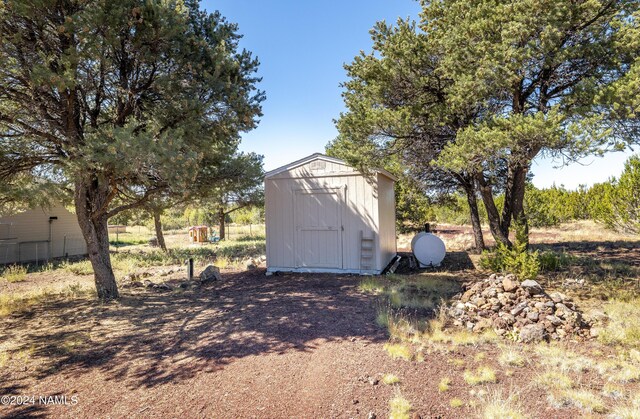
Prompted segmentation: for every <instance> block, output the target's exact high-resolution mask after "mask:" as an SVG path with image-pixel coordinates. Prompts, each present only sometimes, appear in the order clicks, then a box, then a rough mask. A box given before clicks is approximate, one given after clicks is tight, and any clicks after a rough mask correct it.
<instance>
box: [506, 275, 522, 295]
mask: <svg viewBox="0 0 640 419" xmlns="http://www.w3.org/2000/svg"><path fill="white" fill-rule="evenodd" d="M519 286H520V284H519V283H518V281H516V280H515V279H513V278H511V277H506V278H504V279H503V280H502V288H504V290H505V292H512V291H515V290H516V289H517V288H518V287H519Z"/></svg>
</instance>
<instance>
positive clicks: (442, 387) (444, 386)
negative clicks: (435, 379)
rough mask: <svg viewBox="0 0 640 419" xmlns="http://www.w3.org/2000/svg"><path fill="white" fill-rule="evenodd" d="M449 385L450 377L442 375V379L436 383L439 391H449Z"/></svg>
mask: <svg viewBox="0 0 640 419" xmlns="http://www.w3.org/2000/svg"><path fill="white" fill-rule="evenodd" d="M450 385H451V379H450V378H448V377H444V378H443V379H442V380H440V383H438V391H439V392H440V393H444V392H445V391H449V386H450Z"/></svg>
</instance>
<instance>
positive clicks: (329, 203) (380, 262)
mask: <svg viewBox="0 0 640 419" xmlns="http://www.w3.org/2000/svg"><path fill="white" fill-rule="evenodd" d="M395 180H396V179H395V178H394V176H393V175H391V174H390V173H388V172H386V171H384V170H378V171H376V172H374V174H373V175H371V176H365V175H363V174H362V173H360V172H358V171H357V170H356V169H354V168H353V167H350V166H348V165H347V164H346V163H345V162H344V161H342V160H340V159H336V158H333V157H328V156H325V155H322V154H319V153H317V154H313V155H311V156H309V157H306V158H304V159H301V160H298V161H295V162H293V163H290V164H287V165H285V166H283V167H280V168H278V169H275V170H272V171H270V172H268V173H266V175H265V220H266V234H267V272H268V273H269V272H278V271H284V272H335V273H358V274H379V273H381V272H382V271H383V270H384V268H385V267H386V266H387V265H388V264H389V263H390V262H391V261H392V260H393V258H394V257H395V256H396V222H395V221H396V219H395V194H394V182H395Z"/></svg>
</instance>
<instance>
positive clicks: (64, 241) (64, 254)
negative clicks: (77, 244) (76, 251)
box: [62, 235, 67, 258]
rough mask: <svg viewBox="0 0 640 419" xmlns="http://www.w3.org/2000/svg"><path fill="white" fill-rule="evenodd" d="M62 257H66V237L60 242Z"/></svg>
mask: <svg viewBox="0 0 640 419" xmlns="http://www.w3.org/2000/svg"><path fill="white" fill-rule="evenodd" d="M62 256H64V257H65V258H66V257H67V236H66V235H65V236H64V239H63V240H62Z"/></svg>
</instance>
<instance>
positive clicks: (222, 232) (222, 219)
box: [218, 208, 227, 240]
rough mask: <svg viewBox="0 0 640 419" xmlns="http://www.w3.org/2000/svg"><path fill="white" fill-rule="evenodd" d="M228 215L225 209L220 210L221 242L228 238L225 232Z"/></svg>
mask: <svg viewBox="0 0 640 419" xmlns="http://www.w3.org/2000/svg"><path fill="white" fill-rule="evenodd" d="M226 217H227V214H225V212H224V208H221V209H219V210H218V226H219V229H220V240H224V239H225V238H226V232H225V218H226Z"/></svg>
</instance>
